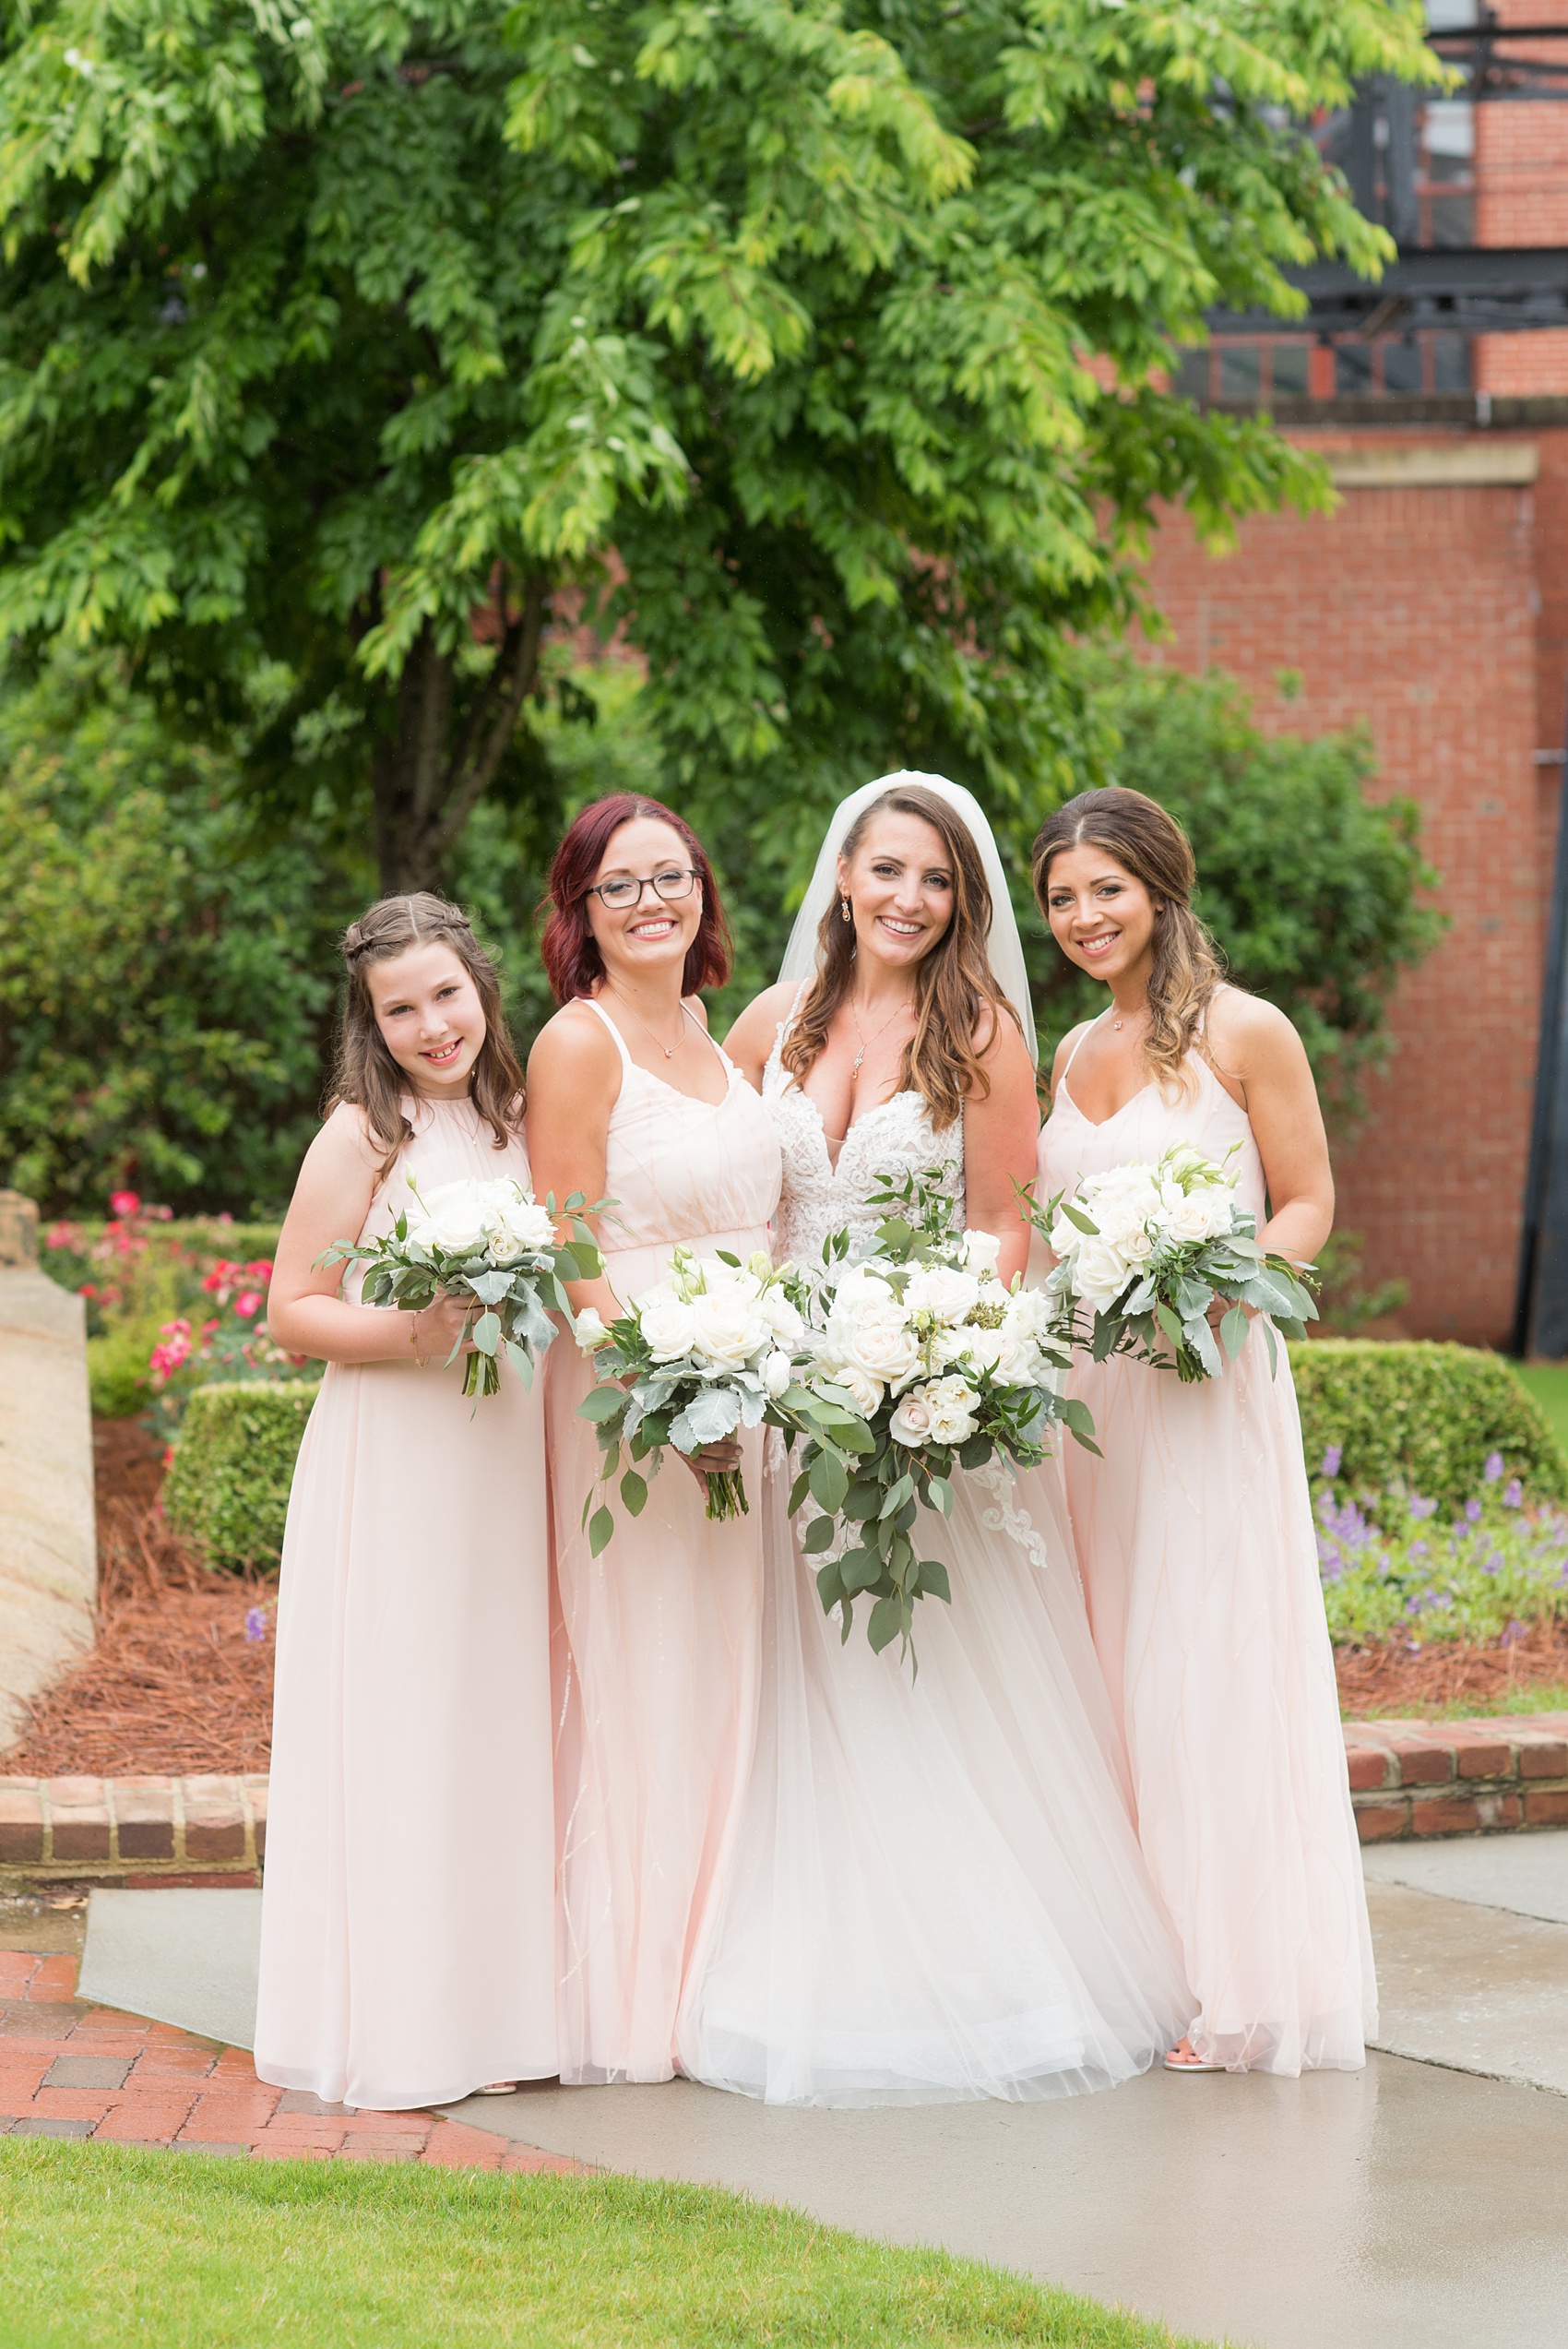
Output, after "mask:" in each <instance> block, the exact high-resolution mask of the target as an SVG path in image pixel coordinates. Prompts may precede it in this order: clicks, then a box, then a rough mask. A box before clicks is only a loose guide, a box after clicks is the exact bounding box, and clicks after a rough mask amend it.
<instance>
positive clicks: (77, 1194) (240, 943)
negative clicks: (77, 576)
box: [0, 660, 341, 1212]
mask: <svg viewBox="0 0 1568 2349" xmlns="http://www.w3.org/2000/svg"><path fill="white" fill-rule="evenodd" d="M0 904H3V905H4V907H5V920H4V922H3V923H0V1169H3V1170H4V1179H5V1180H6V1182H7V1183H10V1184H14V1185H15V1186H17V1187H18V1189H21V1190H24V1191H27V1192H29V1193H30V1194H31V1196H32V1197H34V1198H38V1199H41V1200H42V1201H43V1202H44V1203H45V1205H46V1207H47V1208H48V1209H49V1210H50V1211H51V1212H62V1211H69V1210H72V1209H86V1210H89V1211H94V1210H101V1206H102V1202H103V1200H104V1198H105V1197H106V1195H107V1193H108V1192H109V1191H110V1190H111V1189H113V1187H114V1186H116V1185H119V1184H129V1185H132V1186H135V1187H137V1188H138V1189H140V1190H142V1191H143V1192H145V1193H146V1195H147V1196H148V1198H158V1199H161V1200H162V1201H164V1202H165V1203H169V1204H173V1205H182V1204H187V1203H188V1204H196V1205H204V1206H208V1207H211V1208H226V1209H229V1210H241V1211H244V1210H245V1209H246V1208H247V1207H250V1206H251V1205H253V1204H256V1203H260V1204H263V1205H270V1204H271V1203H273V1202H274V1201H276V1200H277V1199H279V1198H280V1197H286V1196H287V1194H288V1189H289V1186H290V1185H291V1182H292V1179H293V1174H294V1170H295V1168H296V1166H297V1164H298V1163H299V1158H300V1155H301V1152H302V1151H303V1148H304V1145H305V1143H306V1141H307V1140H308V1139H309V1138H310V1134H311V1131H312V1129H313V1126H314V1112H315V1103H316V1098H317V1091H318V1088H319V1084H320V1068H321V1046H322V1042H323V1032H324V1016H325V1014H326V1012H327V1008H328V1005H329V1002H330V999H331V996H332V987H331V984H330V968H331V964H330V945H329V942H328V941H329V929H330V921H331V918H332V917H333V916H334V915H335V914H336V913H337V908H336V907H335V906H333V905H331V904H330V903H328V902H327V901H326V900H325V898H324V890H323V884H322V867H321V864H320V860H319V856H318V855H317V854H315V853H312V849H311V847H310V846H306V847H301V846H297V845H290V846H283V847H278V848H273V849H271V850H268V851H267V852H265V853H259V852H257V851H256V850H255V848H254V847H253V846H252V845H251V843H250V841H249V839H248V824H247V820H246V818H245V817H244V811H243V809H242V808H241V807H240V806H239V805H238V804H237V802H236V797H235V793H234V788H233V778H232V770H231V769H229V767H228V766H227V764H226V762H225V761H224V760H222V759H220V758H219V757H217V756H216V755H215V754H213V753H211V752H209V751H203V750H201V749H199V748H191V747H188V746H185V745H179V744H176V743H172V741H171V739H170V736H169V734H168V732H167V730H166V729H165V728H164V727H163V726H161V725H160V722H159V720H158V718H157V716H156V714H155V712H154V711H153V710H152V709H151V708H150V707H149V705H148V702H147V701H146V700H145V699H144V698H141V697H139V696H137V695H136V694H134V693H132V692H131V691H129V690H128V689H127V688H126V687H125V685H124V683H123V681H122V680H120V679H119V678H118V676H117V674H115V671H114V668H113V664H112V663H111V662H105V661H102V660H100V661H95V662H90V663H84V662H74V663H67V664H64V665H63V666H56V667H54V668H53V669H51V670H50V671H49V672H48V673H47V674H45V676H44V677H43V679H42V681H41V682H40V683H39V684H37V685H35V686H32V687H31V688H30V689H28V690H25V691H22V692H20V693H12V694H11V695H9V696H7V697H5V698H0ZM339 918H341V917H339Z"/></svg>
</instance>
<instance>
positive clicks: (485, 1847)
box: [255, 891, 556, 2111]
mask: <svg viewBox="0 0 1568 2349" xmlns="http://www.w3.org/2000/svg"><path fill="white" fill-rule="evenodd" d="M342 951H343V960H344V963H345V965H346V966H347V972H348V989H347V996H346V999H345V1003H344V1008H343V1026H342V1040H341V1046H340V1051H339V1063H338V1076H337V1082H336V1086H335V1089H334V1094H333V1098H332V1100H331V1102H330V1103H328V1106H327V1122H326V1124H325V1125H324V1126H323V1127H322V1129H321V1131H320V1133H319V1134H318V1135H317V1136H316V1138H315V1141H314V1142H313V1143H312V1144H311V1147H310V1149H309V1151H307V1153H306V1155H305V1162H304V1164H303V1167H302V1169H301V1171H300V1178H299V1182H298V1185H297V1186H296V1187H295V1191H294V1197H293V1201H292V1203H291V1206H290V1209H289V1213H288V1218H287V1220H286V1222H285V1223H284V1226H283V1232H282V1236H281V1238H280V1239H279V1245H278V1259H277V1266H276V1270H275V1271H274V1275H273V1282H272V1292H271V1297H270V1301H269V1305H268V1312H267V1320H268V1327H269V1330H270V1334H271V1335H272V1336H273V1337H274V1338H275V1339H276V1340H277V1341H279V1344H281V1345H284V1346H287V1347H288V1348H289V1349H290V1350H291V1352H294V1353H302V1354H310V1355H314V1356H315V1358H316V1359H317V1360H318V1361H321V1362H325V1364H326V1365H327V1375H326V1377H324V1378H323V1380H322V1382H321V1388H320V1391H319V1393H318V1395H317V1397H316V1400H315V1406H314V1408H313V1410H312V1412H311V1415H310V1422H309V1425H307V1427H306V1429H305V1436H304V1442H303V1445H302V1447H301V1449H300V1456H299V1464H298V1467H297V1468H296V1470H295V1473H294V1487H293V1492H292V1495H291V1499H290V1503H289V1521H288V1530H287V1532H286V1533H285V1536H284V1542H283V1573H282V1582H281V1587H280V1592H279V1616H278V1677H277V1697H276V1702H275V1706H274V1723H273V1747H272V1779H271V1791H270V1802H271V1811H270V1817H269V1819H268V1829H269V1833H268V1839H267V1885H266V1890H265V1892H264V1894H263V1899H262V1960H261V1992H260V2001H259V2007H258V2012H257V2020H256V2043H255V2044H256V2069H257V2070H258V2072H259V2073H260V2075H261V2077H262V2079H263V2080H267V2081H273V2082H274V2083H275V2084H276V2085H278V2086H279V2087H283V2088H292V2089H308V2090H310V2091H311V2092H312V2093H314V2094H315V2095H317V2096H319V2097H321V2098H323V2099H324V2100H325V2101H326V2102H327V2103H328V2104H334V2105H336V2104H349V2105H363V2106H366V2107H368V2108H370V2109H372V2110H386V2111H393V2110H398V2109H399V2108H402V2107H406V2106H410V2105H433V2104H435V2105H439V2104H447V2103H450V2102H451V2101H452V2100H454V2099H455V2098H457V2097H460V2096H466V2095H469V2094H470V2093H473V2092H474V2091H476V2090H479V2089H484V2088H502V2087H505V2086H507V2085H510V2084H511V2083H512V2082H513V2081H517V2080H519V2079H547V2078H549V2077H550V2075H551V2074H552V2073H553V2072H554V2071H555V2069H556V2049H555V1980H554V1973H555V1963H554V1961H555V1947H554V1859H555V1854H554V1817H553V1807H552V1793H551V1746H550V1666H549V1604H548V1571H549V1546H548V1544H549V1527H548V1518H547V1513H546V1491H545V1472H544V1430H543V1411H542V1406H541V1401H540V1394H539V1391H538V1388H537V1384H536V1387H535V1389H534V1391H533V1392H531V1393H530V1392H529V1390H528V1389H526V1388H525V1387H524V1386H523V1384H522V1382H521V1380H520V1379H519V1378H517V1377H516V1375H515V1374H514V1373H513V1372H512V1371H511V1370H509V1369H507V1370H505V1371H504V1372H503V1374H502V1382H501V1390H500V1392H499V1393H498V1394H497V1395H495V1396H493V1398H491V1399H490V1400H489V1401H484V1402H481V1403H480V1404H479V1405H478V1406H477V1408H476V1407H475V1405H474V1404H472V1403H471V1402H469V1401H467V1400H466V1399H465V1397H464V1394H463V1367H464V1366H463V1363H462V1361H461V1360H460V1359H458V1360H452V1359H450V1357H451V1356H452V1354H453V1352H454V1349H455V1348H456V1349H457V1350H458V1351H459V1353H460V1352H461V1350H462V1349H463V1347H464V1344H465V1327H464V1317H463V1311H462V1308H461V1307H460V1306H458V1305H457V1302H456V1301H455V1300H453V1299H451V1298H447V1297H442V1298H439V1299H437V1301H436V1302H435V1303H434V1305H431V1306H426V1307H425V1308H424V1310H423V1311H422V1312H421V1313H401V1312H397V1311H389V1310H385V1309H381V1308H377V1307H374V1306H367V1305H365V1304H364V1303H363V1302H362V1298H361V1294H360V1291H361V1281H362V1270H361V1268H358V1267H356V1268H354V1269H353V1270H350V1272H349V1273H348V1275H347V1276H346V1277H345V1275H344V1273H343V1271H342V1269H341V1267H340V1266H338V1267H334V1266H331V1265H324V1264H323V1262H322V1260H321V1259H322V1258H323V1256H324V1254H325V1253H326V1252H327V1250H329V1249H330V1248H331V1246H332V1245H333V1243H334V1242H335V1241H339V1240H352V1239H355V1238H360V1239H379V1238H382V1237H384V1236H385V1235H386V1234H387V1233H389V1232H390V1230H391V1228H392V1225H393V1223H394V1222H395V1221H396V1219H397V1217H398V1212H399V1211H400V1210H401V1209H402V1208H403V1207H405V1206H406V1205H407V1204H408V1200H409V1189H408V1186H409V1184H410V1182H412V1181H416V1180H417V1181H418V1183H419V1185H420V1186H421V1188H422V1191H423V1192H424V1193H425V1195H426V1196H427V1197H429V1196H430V1195H431V1194H432V1193H433V1192H434V1190H435V1189H436V1188H437V1187H438V1186H440V1185H442V1184H445V1183H451V1182H456V1181H458V1180H461V1179H463V1178H467V1177H471V1178H475V1179H477V1180H480V1181H490V1180H493V1179H494V1178H496V1177H499V1176H509V1177H511V1178H512V1179H513V1180H514V1181H516V1182H517V1183H518V1184H521V1185H522V1186H525V1187H526V1186H527V1185H528V1183H529V1162H528V1156H527V1153H526V1151H524V1148H523V1140H522V1130H521V1128H522V1114H523V1075H522V1070H521V1069H520V1068H519V1067H518V1065H517V1055H516V1054H515V1052H514V1051H513V1048H512V1043H511V1039H510V1037H509V1036H508V1034H507V1032H506V1024H505V1019H503V1017H502V1011H501V989H500V982H499V979H498V977H497V974H496V970H495V966H494V964H493V962H492V960H491V959H490V957H489V956H488V955H487V954H486V953H485V952H484V950H483V948H481V946H480V945H479V943H478V941H477V940H476V939H475V937H474V935H473V932H472V930H471V929H470V927H469V922H468V917H467V916H466V915H465V914H464V913H463V912H461V911H460V910H459V909H458V908H457V906H455V905H448V904H446V903H445V902H444V901H443V900H441V899H440V898H437V897H433V896H431V895H429V894H428V893H426V892H423V891H416V892H415V893H414V894H413V895H412V896H409V897H395V898H386V899H383V900H382V901H381V902H380V903H379V904H377V905H373V906H372V907H371V908H370V910H369V912H366V913H363V914H362V915H361V917H360V919H359V920H358V921H357V922H355V923H352V924H350V927H349V930H348V932H347V934H346V936H344V939H343V948H342Z"/></svg>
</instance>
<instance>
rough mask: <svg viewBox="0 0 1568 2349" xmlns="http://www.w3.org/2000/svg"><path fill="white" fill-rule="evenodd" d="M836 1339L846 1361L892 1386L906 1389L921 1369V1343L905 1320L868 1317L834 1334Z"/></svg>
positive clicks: (838, 1350) (869, 1376)
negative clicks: (907, 1382)
mask: <svg viewBox="0 0 1568 2349" xmlns="http://www.w3.org/2000/svg"><path fill="white" fill-rule="evenodd" d="M834 1338H835V1349H836V1351H837V1354H838V1357H839V1359H840V1360H841V1361H842V1362H844V1363H845V1364H847V1365H849V1368H851V1369H853V1370H863V1371H864V1372H865V1374H866V1376H867V1377H868V1378H880V1379H882V1380H883V1381H884V1383H885V1385H887V1386H889V1387H901V1386H903V1385H904V1384H905V1382H906V1381H907V1380H908V1379H910V1378H912V1377H914V1375H915V1373H916V1371H917V1370H918V1369H919V1368H920V1366H921V1349H920V1341H919V1340H918V1339H917V1338H916V1337H915V1335H914V1332H913V1331H912V1330H908V1329H906V1328H905V1326H904V1323H903V1321H902V1320H901V1319H900V1320H897V1321H895V1320H892V1319H889V1318H883V1317H881V1316H879V1317H878V1318H876V1319H874V1320H873V1319H870V1318H867V1319H866V1320H863V1321H859V1322H855V1323H853V1324H851V1326H850V1327H849V1329H848V1330H843V1331H841V1332H837V1331H836V1332H834Z"/></svg>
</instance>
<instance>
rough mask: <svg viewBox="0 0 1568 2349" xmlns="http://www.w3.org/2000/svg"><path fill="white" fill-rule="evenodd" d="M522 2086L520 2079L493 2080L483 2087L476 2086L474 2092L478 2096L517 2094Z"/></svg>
mask: <svg viewBox="0 0 1568 2349" xmlns="http://www.w3.org/2000/svg"><path fill="white" fill-rule="evenodd" d="M521 2086H522V2082H521V2081H520V2080H492V2081H487V2082H486V2083H485V2085H484V2086H483V2087H482V2088H476V2089H475V2090H474V2091H473V2093H474V2094H475V2095H476V2096H515V2095H516V2094H517V2091H518V2089H519V2088H520V2087H521Z"/></svg>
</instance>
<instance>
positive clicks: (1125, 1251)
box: [1111, 1223, 1154, 1266]
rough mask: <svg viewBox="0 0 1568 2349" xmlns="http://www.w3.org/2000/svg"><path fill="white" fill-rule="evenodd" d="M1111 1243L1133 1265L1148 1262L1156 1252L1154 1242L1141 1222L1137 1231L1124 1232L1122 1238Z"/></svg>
mask: <svg viewBox="0 0 1568 2349" xmlns="http://www.w3.org/2000/svg"><path fill="white" fill-rule="evenodd" d="M1111 1245H1112V1246H1113V1247H1114V1248H1115V1250H1116V1252H1117V1254H1118V1255H1119V1256H1123V1257H1125V1258H1126V1259H1127V1262H1128V1263H1129V1264H1130V1265H1133V1266H1137V1265H1140V1264H1146V1263H1147V1262H1148V1260H1149V1258H1150V1257H1151V1256H1152V1255H1153V1254H1154V1242H1153V1241H1152V1240H1151V1239H1150V1238H1149V1235H1148V1234H1147V1233H1146V1231H1145V1230H1144V1227H1143V1225H1142V1224H1141V1223H1140V1224H1139V1225H1138V1226H1137V1228H1136V1230H1135V1231H1132V1232H1128V1233H1125V1234H1123V1236H1122V1237H1121V1238H1120V1239H1117V1240H1113V1241H1112V1242H1111Z"/></svg>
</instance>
